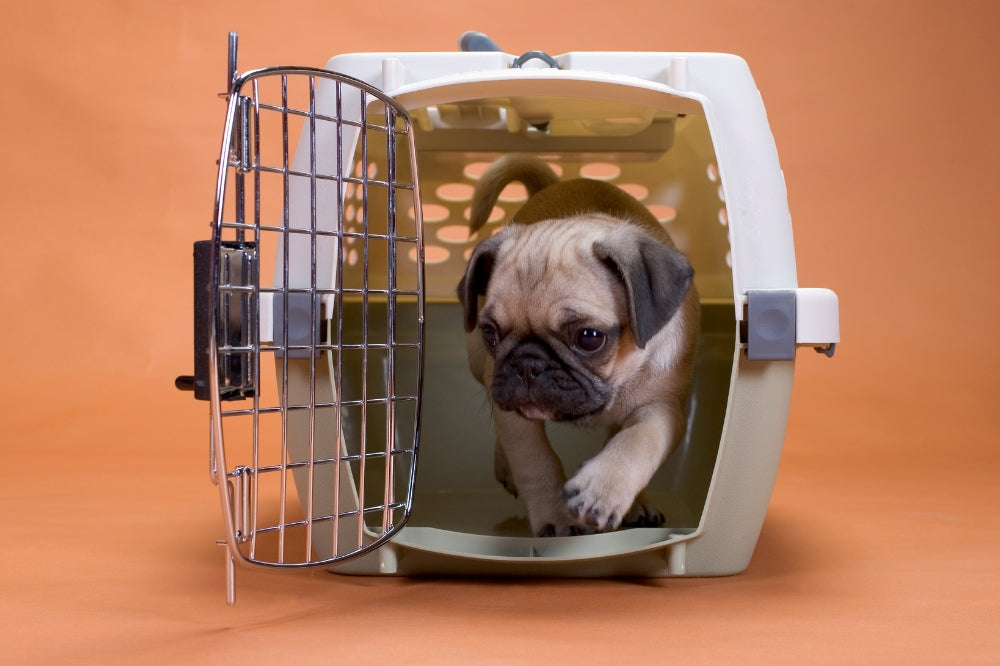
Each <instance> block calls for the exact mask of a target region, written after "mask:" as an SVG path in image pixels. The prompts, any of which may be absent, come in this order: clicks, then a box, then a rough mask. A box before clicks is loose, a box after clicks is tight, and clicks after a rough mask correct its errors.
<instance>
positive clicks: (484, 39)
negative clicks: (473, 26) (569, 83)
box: [458, 30, 562, 69]
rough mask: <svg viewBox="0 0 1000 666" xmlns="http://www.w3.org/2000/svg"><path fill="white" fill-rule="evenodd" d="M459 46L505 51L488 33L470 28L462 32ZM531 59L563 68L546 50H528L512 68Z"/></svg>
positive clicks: (519, 67) (555, 67) (466, 49)
mask: <svg viewBox="0 0 1000 666" xmlns="http://www.w3.org/2000/svg"><path fill="white" fill-rule="evenodd" d="M458 48H460V49H461V50H462V51H503V49H501V48H500V47H499V46H498V45H497V43H496V42H494V41H493V40H492V39H490V38H489V37H488V36H487V35H485V34H483V33H481V32H476V31H475V30H469V31H468V32H464V33H462V36H461V37H459V38H458ZM529 60H541V61H542V62H544V63H545V64H546V65H548V66H549V67H551V68H553V69H562V66H561V65H560V64H559V61H558V60H556V59H555V58H553V57H552V56H550V55H549V54H548V53H546V52H545V51H528V52H527V53H525V54H523V55H521V56H520V57H518V58H516V59H515V60H514V62H512V63H511V64H510V66H511V68H512V69H521V67H523V66H524V63H526V62H528V61H529Z"/></svg>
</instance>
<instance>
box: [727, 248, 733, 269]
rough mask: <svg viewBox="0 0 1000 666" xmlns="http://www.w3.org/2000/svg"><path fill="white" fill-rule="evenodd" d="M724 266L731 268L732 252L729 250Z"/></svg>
mask: <svg viewBox="0 0 1000 666" xmlns="http://www.w3.org/2000/svg"><path fill="white" fill-rule="evenodd" d="M726 266H729V267H730V268H732V267H733V253H732V250H730V251H729V252H726Z"/></svg>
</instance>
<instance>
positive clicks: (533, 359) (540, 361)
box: [514, 352, 549, 381]
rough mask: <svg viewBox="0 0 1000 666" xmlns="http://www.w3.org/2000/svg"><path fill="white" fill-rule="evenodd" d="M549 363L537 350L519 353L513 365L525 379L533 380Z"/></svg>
mask: <svg viewBox="0 0 1000 666" xmlns="http://www.w3.org/2000/svg"><path fill="white" fill-rule="evenodd" d="M548 365H549V359H548V358H546V357H545V356H544V355H542V354H540V353H538V352H528V353H525V354H522V355H519V356H518V358H517V359H516V360H515V361H514V367H515V368H517V371H518V372H519V373H520V374H521V377H523V378H524V379H525V380H527V381H534V380H535V378H536V377H538V375H540V374H542V373H543V372H544V371H545V368H546V367H548Z"/></svg>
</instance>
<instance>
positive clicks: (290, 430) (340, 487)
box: [209, 68, 424, 566]
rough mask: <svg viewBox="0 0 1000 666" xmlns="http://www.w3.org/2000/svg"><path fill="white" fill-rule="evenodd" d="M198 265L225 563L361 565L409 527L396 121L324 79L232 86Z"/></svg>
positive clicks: (413, 277)
mask: <svg viewBox="0 0 1000 666" xmlns="http://www.w3.org/2000/svg"><path fill="white" fill-rule="evenodd" d="M296 137H298V140H297V145H293V143H292V142H294V141H295V138H296ZM209 251H210V253H211V257H210V262H209V264H210V269H209V271H210V284H211V288H210V300H211V302H210V304H209V311H210V312H211V317H212V322H211V334H210V337H211V339H210V344H209V353H210V361H209V365H210V368H211V373H210V383H211V387H210V388H211V416H212V418H211V420H212V447H211V448H212V451H211V464H212V475H213V479H214V480H215V481H216V483H217V484H218V485H219V486H220V489H221V493H220V494H221V498H222V504H223V513H224V516H225V520H226V524H227V528H228V529H227V532H228V533H227V542H228V545H229V550H230V552H231V553H232V555H233V556H234V557H235V558H237V559H240V560H243V561H245V562H249V563H255V564H264V565H274V566H307V565H318V564H330V563H334V562H339V561H342V560H344V559H347V558H351V557H355V556H358V555H361V554H363V553H366V552H368V551H371V550H373V549H375V548H377V547H378V546H379V545H381V544H382V543H383V542H384V541H386V540H387V539H389V538H390V537H391V536H392V535H393V534H394V533H395V532H396V531H397V530H399V529H400V528H401V527H402V525H403V524H404V523H405V521H406V520H407V518H408V516H409V513H410V508H411V503H412V497H413V484H414V479H415V468H416V458H417V444H418V431H419V414H420V389H421V365H422V346H423V307H424V302H423V301H424V297H423V245H422V241H421V218H420V202H419V193H418V185H417V170H416V160H415V154H414V149H413V134H412V131H411V125H410V120H409V117H408V116H407V114H406V113H405V111H404V110H403V109H402V108H400V107H398V106H397V105H396V104H395V103H394V102H393V101H392V100H391V99H389V98H387V97H385V96H384V95H382V94H381V93H380V92H379V91H378V90H376V89H374V88H372V87H370V86H368V85H366V84H364V83H362V82H360V81H357V80H354V79H351V78H349V77H345V76H341V75H338V74H334V73H332V72H329V71H326V70H320V69H311V68H269V69H264V70H257V71H253V72H249V73H247V74H244V75H242V76H240V77H236V79H235V80H234V83H233V88H232V92H231V94H230V98H229V108H228V115H227V120H226V129H225V137H224V140H223V146H222V154H221V158H220V162H219V180H218V190H217V196H216V212H215V220H214V235H213V241H212V246H211V248H210V250H209Z"/></svg>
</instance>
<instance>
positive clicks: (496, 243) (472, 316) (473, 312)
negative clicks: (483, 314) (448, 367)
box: [458, 234, 503, 333]
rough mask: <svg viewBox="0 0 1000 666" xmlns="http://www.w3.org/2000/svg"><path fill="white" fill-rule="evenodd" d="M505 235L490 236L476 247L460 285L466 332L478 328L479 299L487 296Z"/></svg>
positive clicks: (459, 294)
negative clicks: (487, 289) (487, 288)
mask: <svg viewBox="0 0 1000 666" xmlns="http://www.w3.org/2000/svg"><path fill="white" fill-rule="evenodd" d="M502 236H503V234H499V235H496V236H490V237H489V238H487V239H486V240H484V241H483V242H482V243H480V244H479V245H477V246H476V249H475V250H473V251H472V256H471V257H470V258H469V265H468V266H467V267H466V269H465V275H464V276H463V277H462V280H461V282H459V283H458V300H459V302H460V303H461V304H462V309H463V311H464V313H465V317H464V321H465V332H466V333H469V332H471V331H472V329H474V328H475V327H476V321H477V320H478V319H479V297H480V296H484V295H485V294H486V286H487V285H488V284H489V282H490V276H491V275H492V274H493V266H494V265H495V264H496V259H497V253H498V252H499V251H500V245H501V243H503V237H502Z"/></svg>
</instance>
